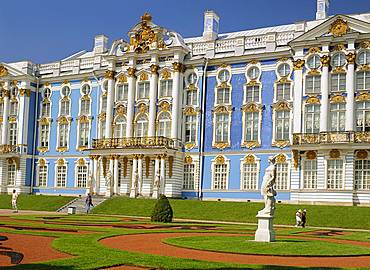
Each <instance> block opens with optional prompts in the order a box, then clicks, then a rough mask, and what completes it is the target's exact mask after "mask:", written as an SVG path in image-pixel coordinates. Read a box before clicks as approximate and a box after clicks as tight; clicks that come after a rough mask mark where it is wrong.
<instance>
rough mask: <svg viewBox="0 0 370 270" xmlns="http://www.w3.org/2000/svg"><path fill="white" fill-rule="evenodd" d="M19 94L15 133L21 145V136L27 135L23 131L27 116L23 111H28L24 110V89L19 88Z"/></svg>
mask: <svg viewBox="0 0 370 270" xmlns="http://www.w3.org/2000/svg"><path fill="white" fill-rule="evenodd" d="M20 92H21V96H20V98H19V114H18V115H19V117H18V119H19V123H18V132H17V133H18V135H17V144H18V145H22V144H23V137H26V136H27V133H25V132H24V127H25V126H24V120H25V119H26V118H28V117H24V116H25V112H28V110H27V111H26V110H25V99H26V98H25V92H26V90H24V89H21V91H20ZM21 148H22V149H23V147H21ZM22 152H23V151H22Z"/></svg>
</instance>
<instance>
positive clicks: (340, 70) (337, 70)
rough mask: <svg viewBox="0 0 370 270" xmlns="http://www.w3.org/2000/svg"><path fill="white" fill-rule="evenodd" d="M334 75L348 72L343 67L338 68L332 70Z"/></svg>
mask: <svg viewBox="0 0 370 270" xmlns="http://www.w3.org/2000/svg"><path fill="white" fill-rule="evenodd" d="M332 73H346V70H345V69H344V68H342V67H336V68H335V69H333V70H332Z"/></svg>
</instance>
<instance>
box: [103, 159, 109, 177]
mask: <svg viewBox="0 0 370 270" xmlns="http://www.w3.org/2000/svg"><path fill="white" fill-rule="evenodd" d="M107 162H108V160H107V157H103V160H102V163H103V177H104V178H105V176H106V175H107Z"/></svg>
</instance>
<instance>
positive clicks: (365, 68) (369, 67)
mask: <svg viewBox="0 0 370 270" xmlns="http://www.w3.org/2000/svg"><path fill="white" fill-rule="evenodd" d="M358 70H360V71H367V70H370V66H369V65H366V64H364V65H362V66H360V67H359V68H358Z"/></svg>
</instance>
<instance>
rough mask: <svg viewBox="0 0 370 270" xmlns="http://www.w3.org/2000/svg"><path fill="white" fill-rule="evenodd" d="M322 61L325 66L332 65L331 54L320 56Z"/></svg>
mask: <svg viewBox="0 0 370 270" xmlns="http://www.w3.org/2000/svg"><path fill="white" fill-rule="evenodd" d="M320 60H321V63H322V66H323V67H328V66H329V65H330V56H329V55H323V56H321V57H320Z"/></svg>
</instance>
